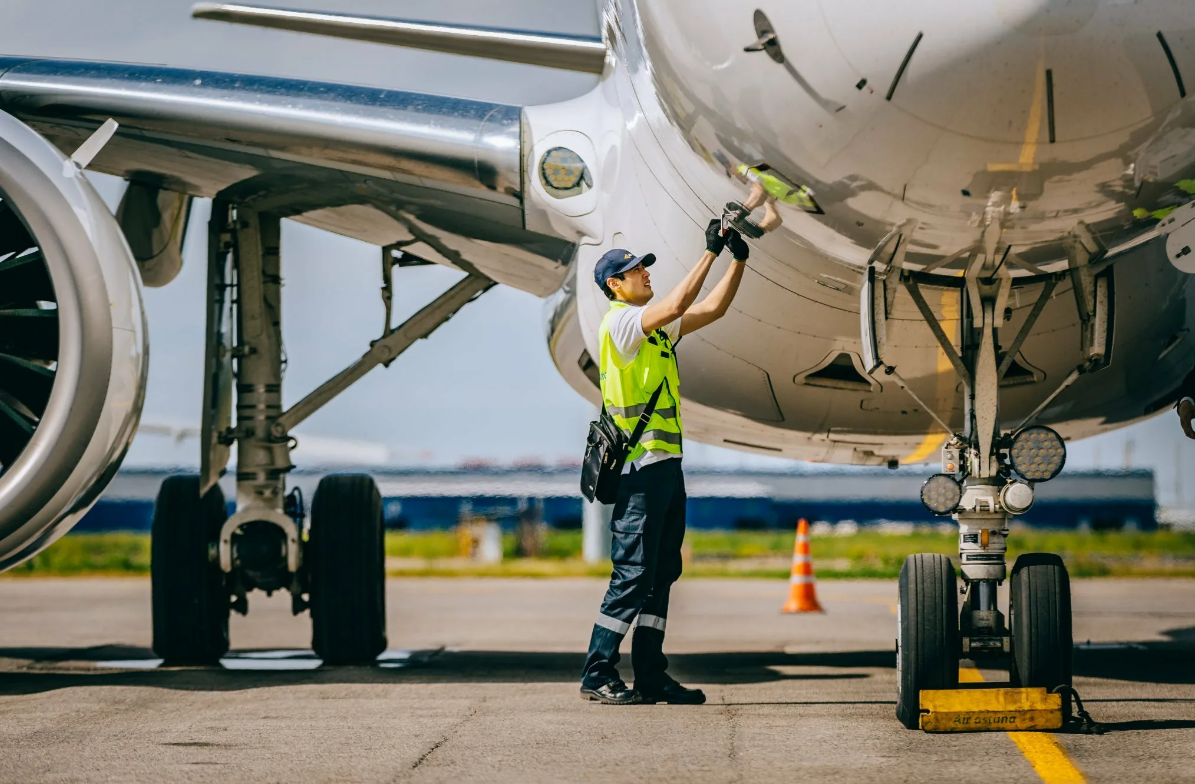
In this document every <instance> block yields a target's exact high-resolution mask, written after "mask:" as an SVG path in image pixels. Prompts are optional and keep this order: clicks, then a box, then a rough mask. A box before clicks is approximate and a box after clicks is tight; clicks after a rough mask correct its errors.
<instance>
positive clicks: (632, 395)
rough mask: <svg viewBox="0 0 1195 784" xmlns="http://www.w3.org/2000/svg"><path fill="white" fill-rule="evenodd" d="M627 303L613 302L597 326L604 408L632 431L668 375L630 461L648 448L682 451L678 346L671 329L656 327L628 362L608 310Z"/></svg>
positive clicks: (630, 455)
mask: <svg viewBox="0 0 1195 784" xmlns="http://www.w3.org/2000/svg"><path fill="white" fill-rule="evenodd" d="M625 307H628V303H626V302H618V301H615V302H612V303H610V312H609V313H607V314H606V316H605V317H604V318H603V319H602V325H601V327H600V328H599V329H598V346H599V347H600V351H599V354H600V357H599V360H598V369H599V372H600V373H601V377H600V378H601V386H602V402H603V403H605V405H606V413H608V414H609V415H610V416H611V417H613V418H614V422H615V423H616V424H617V425H618V426H619V427H620V428H622V430H623V432H625V433H626V434H627V435H630V433H631V431H632V430H633V429H634V428H635V423H636V422H638V421H639V417H640V416H642V415H643V412H644V411H645V410H646V409H647V401H648V400H650V399H651V396H652V393H653V392H655V391H656V388H657V387H659V386H660V383H661V382H662V381H665V380H667V384H666V385H665V386H664V389H663V391H662V392H660V398H659V400H657V401H656V407H655V410H654V411H653V412H652V415H651V419H649V420H648V422H647V429H646V430H645V431H644V432H643V437H642V438H640V439H639V443H638V444H637V445H636V446H635V448H634V449H632V450H631V452H630V454H628V455H627V462H628V463H631V462H633V461H635V460H638V459H639V458H640V457H642V456H643V455H644V453H645V452H647V450H649V449H650V450H653V451H660V452H670V453H671V454H674V455H679V454H681V419H680V375H679V374H678V373H677V370H676V351H675V349H673V346H672V341H671V340H669V339H668V334H667V333H666V332H664V330H662V329H657V330H655V331H654V332H652V333H651V334H650V335H648V336H647V338H646V339H644V341H643V343H641V344H640V346H639V353H638V354H636V355H635V358H634V359H633V360H631V361H630V362H624V360H623V359H622V357H621V356H620V355H619V353H618V349H616V348H615V347H614V339H613V338H611V337H610V316H611V315H612V314H613V313H615V312H616V311H617V310H618V309H619V308H625Z"/></svg>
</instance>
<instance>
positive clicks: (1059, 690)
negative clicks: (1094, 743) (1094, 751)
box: [1051, 684, 1107, 735]
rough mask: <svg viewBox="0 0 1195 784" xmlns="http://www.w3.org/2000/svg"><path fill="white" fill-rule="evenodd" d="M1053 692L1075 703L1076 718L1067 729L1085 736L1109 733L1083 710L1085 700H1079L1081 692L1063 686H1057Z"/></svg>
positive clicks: (1071, 687)
mask: <svg viewBox="0 0 1195 784" xmlns="http://www.w3.org/2000/svg"><path fill="white" fill-rule="evenodd" d="M1051 691H1052V693H1053V694H1061V695H1063V696H1064V697H1067V698H1068V699H1072V700H1074V701H1075V716H1074V717H1073V718H1072V719H1071V721H1070V724H1069V726H1068V727H1067V729H1069V730H1070V731H1072V732H1081V733H1083V734H1085V735H1103V734H1104V733H1105V732H1106V731H1107V729H1106V728H1105V727H1104V725H1103V724H1100V723H1099V722H1097V721H1096V720H1095V719H1093V718H1091V714H1090V713H1088V712H1087V711H1085V710H1084V709H1083V700H1081V699H1079V692H1077V691H1075V689H1074V687H1073V686H1068V685H1066V684H1063V685H1062V686H1055V687H1054V688H1053V689H1052V690H1051Z"/></svg>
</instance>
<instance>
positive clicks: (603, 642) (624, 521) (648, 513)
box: [581, 458, 686, 688]
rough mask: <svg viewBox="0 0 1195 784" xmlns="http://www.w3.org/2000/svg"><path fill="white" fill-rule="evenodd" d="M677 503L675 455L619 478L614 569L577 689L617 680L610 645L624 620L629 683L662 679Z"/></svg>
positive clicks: (678, 537) (677, 563)
mask: <svg viewBox="0 0 1195 784" xmlns="http://www.w3.org/2000/svg"><path fill="white" fill-rule="evenodd" d="M685 498H686V496H685V478H684V475H683V474H682V473H681V461H680V458H669V459H667V460H661V461H659V462H656V463H652V464H651V465H648V466H645V467H643V468H641V469H637V468H632V469H631V472H630V473H629V474H625V475H624V476H623V477H622V481H621V482H620V483H619V487H618V500H617V501H616V502H615V503H614V514H613V517H612V519H611V520H610V529H611V531H612V533H613V538H612V540H611V542H610V560H611V561H612V562H613V563H614V571H613V572H612V573H611V574H610V587H609V588H608V589H607V590H606V596H605V598H604V599H602V607H601V610H600V612H599V614H598V619H597V623H595V624H594V626H593V635H592V636H591V637H590V639H589V656H588V657H587V658H586V660H585V673H584V674H583V675H582V677H581V685H582V686H584V687H587V688H597V687H599V686H602V685H603V684H606V683H609V682H610V681H613V680H616V679H617V678H618V670H617V669H616V668H617V666H618V659H619V656H618V646H619V644H620V643H621V642H622V638H623V637H625V636H626V633H627V632H628V631H630V629H631V623H632V622H634V623H635V634H634V636H633V637H632V638H631V666H632V667H634V668H635V686H636V687H637V688H643V687H651V686H659V685H662V684H663V683H664V682H666V681H667V680H668V676H667V675H665V670H666V669H667V668H668V659H667V658H665V656H664V652H663V647H664V626H665V624H666V621H667V619H668V594H669V593H670V592H671V590H672V584H673V583H674V582H676V580H677V578H678V577H680V573H681V552H680V551H681V543H682V542H683V541H684V538H685Z"/></svg>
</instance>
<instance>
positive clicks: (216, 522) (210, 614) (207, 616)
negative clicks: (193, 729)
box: [150, 476, 229, 665]
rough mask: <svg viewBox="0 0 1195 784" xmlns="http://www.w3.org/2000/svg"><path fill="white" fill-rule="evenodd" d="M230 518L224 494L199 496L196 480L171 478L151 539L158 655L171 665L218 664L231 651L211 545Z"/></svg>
mask: <svg viewBox="0 0 1195 784" xmlns="http://www.w3.org/2000/svg"><path fill="white" fill-rule="evenodd" d="M226 519H228V511H227V509H226V508H225V506H224V493H223V492H221V490H220V488H219V486H217V487H213V488H212V489H211V490H209V491H208V492H207V495H205V496H203V498H200V497H199V477H198V476H171V477H167V478H166V480H165V481H164V482H162V487H161V489H159V490H158V499H157V501H156V502H155V503H154V516H153V526H152V533H151V539H150V575H151V585H152V594H153V626H154V643H153V647H154V653H156V654H157V655H158V656H161V657H162V659H164V660H165V663H166V664H171V665H214V664H219V662H220V657H221V656H223V655H224V654H225V653H228V611H229V599H228V593H227V591H226V590H225V587H224V573H223V572H221V571H220V565H219V564H218V563H215V562H213V561H212V560H211V558H210V556H209V552H210V546H211V545H212V544H213V543H215V542H216V540H217V538H218V537H219V535H220V526H222V525H224V521H225V520H226Z"/></svg>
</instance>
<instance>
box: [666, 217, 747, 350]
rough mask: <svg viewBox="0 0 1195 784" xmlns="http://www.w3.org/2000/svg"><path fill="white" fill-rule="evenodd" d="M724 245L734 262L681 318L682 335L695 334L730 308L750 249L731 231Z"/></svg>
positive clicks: (736, 233)
mask: <svg viewBox="0 0 1195 784" xmlns="http://www.w3.org/2000/svg"><path fill="white" fill-rule="evenodd" d="M726 244H727V245H729V246H730V252H731V255H732V256H733V257H734V261H732V262H730V266H729V267H728V268H727V269H726V274H725V275H723V276H722V280H720V281H718V285H717V286H714V290H713V291H711V292H710V293H709V296H708V297H706V298H705V299H703V300H702V301H701V302H698V303H697V304H696V305H694V306H693V307H691V308H689V309H688V310H687V311H685V314H684V315H683V316H681V320H680V333H681V334H682V335H687V334H689V333H690V332H695V331H697V330H699V329H701V328H702V327H704V326H708V325H709V324H713V323H714V322H715V321H717V320H718V319H720V318H722V317H723V316H725V315H726V311H727V310H728V309H729V308H730V303H731V302H732V301H733V300H734V295H735V294H737V293H738V290H739V283H741V282H742V280H743V270H745V269H746V268H747V256H748V255H749V254H750V249H749V248H748V247H747V243H746V242H745V241H744V240H743V238H742V237H740V236H739V234H738V232H736V231H734V230H733V229H731V230H730V231H728V232H727V239H726Z"/></svg>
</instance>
